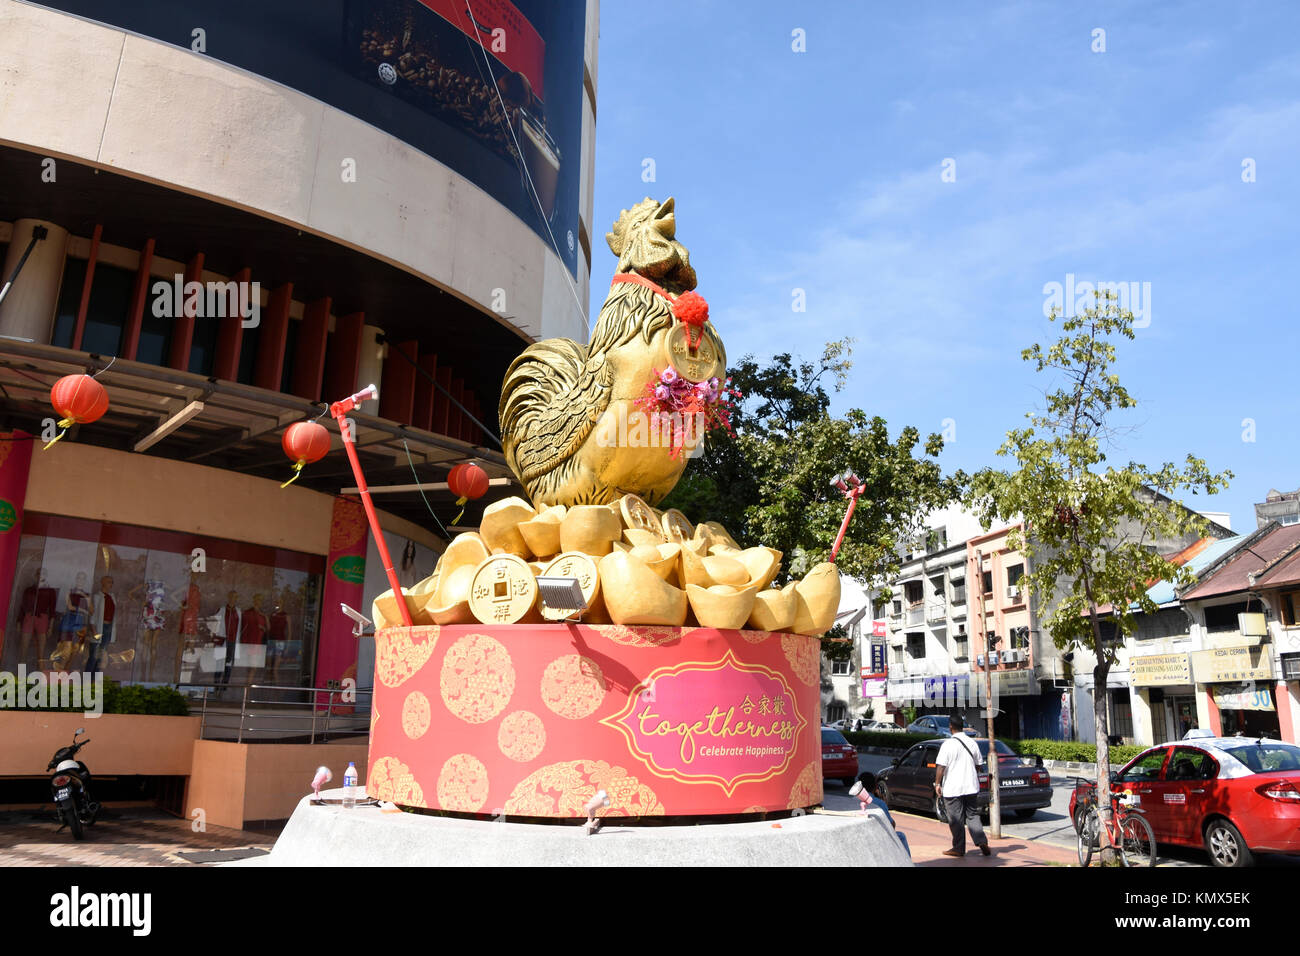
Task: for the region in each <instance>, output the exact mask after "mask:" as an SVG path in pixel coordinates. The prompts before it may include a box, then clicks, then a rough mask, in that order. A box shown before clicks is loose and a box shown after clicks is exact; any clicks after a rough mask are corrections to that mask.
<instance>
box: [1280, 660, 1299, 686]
mask: <svg viewBox="0 0 1300 956" xmlns="http://www.w3.org/2000/svg"><path fill="white" fill-rule="evenodd" d="M1282 679H1283V680H1300V654H1283V655H1282Z"/></svg>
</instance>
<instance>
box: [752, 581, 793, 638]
mask: <svg viewBox="0 0 1300 956" xmlns="http://www.w3.org/2000/svg"><path fill="white" fill-rule="evenodd" d="M798 603H799V599H798V598H797V597H796V596H795V593H794V585H790V586H788V587H787V588H784V589H782V590H780V591H777V590H775V589H768V590H766V591H759V592H758V593H757V594H755V595H754V607H753V610H751V611H750V612H749V626H750V628H751V629H752V630H755V631H788V630H789V629H790V628H792V627H794V617H795V614H796V612H797V610H798Z"/></svg>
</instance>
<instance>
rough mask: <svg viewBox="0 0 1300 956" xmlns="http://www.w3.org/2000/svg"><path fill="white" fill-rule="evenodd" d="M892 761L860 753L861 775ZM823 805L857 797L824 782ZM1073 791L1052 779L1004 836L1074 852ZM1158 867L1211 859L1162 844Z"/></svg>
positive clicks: (1264, 859)
mask: <svg viewBox="0 0 1300 956" xmlns="http://www.w3.org/2000/svg"><path fill="white" fill-rule="evenodd" d="M891 759H892V758H890V757H887V756H884V755H881V754H864V753H860V754H858V772H859V773H861V772H862V771H866V770H870V771H871V772H872V773H879V772H880V771H881V770H883V769H884V768H885V767H888V766H889V765H890V761H891ZM823 785H824V787H825V798H824V801H823V802H824V803H825V806H826V808H827V809H828V810H855V809H857V806H858V801H857V798H855V797H850V796H849V791H848V788H847V787H845V786H843V785H842V784H840V783H838V782H835V781H831V780H827V781H824V784H823ZM1073 789H1074V778H1073V777H1056V776H1054V777H1052V805H1051V806H1050V807H1047V808H1045V809H1042V810H1039V811H1038V812H1037V813H1036V814H1034V816H1033V817H1031V818H1030V819H1028V820H1019V819H1016V818H1015V816H1012V818H1011V820H1010V821H1006V820H1004V821H1003V822H1002V833H1003V835H1004V836H1010V837H1015V838H1016V839H1020V840H1038V841H1043V842H1046V843H1049V844H1052V845H1054V846H1059V847H1064V848H1066V849H1070V850H1073V849H1075V838H1074V826H1073V825H1072V824H1071V823H1070V791H1071V790H1073ZM889 809H890V810H891V811H894V810H901V811H902V812H904V813H913V812H918V813H919V811H912V810H907V809H904V808H901V807H899V808H895V807H890V808H889ZM1257 862H1258V863H1259V864H1260V865H1261V866H1287V867H1300V857H1296V856H1278V855H1274V854H1270V855H1260V856H1258V857H1257ZM1158 865H1159V866H1209V858H1208V857H1207V856H1206V854H1205V852H1204V851H1203V850H1199V849H1192V848H1190V847H1175V846H1169V845H1167V844H1163V843H1162V844H1160V847H1159V863H1158Z"/></svg>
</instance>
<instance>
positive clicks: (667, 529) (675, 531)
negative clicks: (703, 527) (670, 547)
mask: <svg viewBox="0 0 1300 956" xmlns="http://www.w3.org/2000/svg"><path fill="white" fill-rule="evenodd" d="M659 525H660V527H662V528H663V531H664V537H666V538H667V539H668V540H669V541H676V542H678V543H680V542H682V541H690V540H691V539H692V538H693V537H695V525H693V524H691V519H690V518H688V517H686V515H684V514H682V513H681V512H680V511H678V510H677V509H676V508H669V509H668V510H667V511H665V512H664V513H663V514H662V515H661V516H660V518H659Z"/></svg>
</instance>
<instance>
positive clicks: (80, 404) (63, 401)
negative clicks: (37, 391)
mask: <svg viewBox="0 0 1300 956" xmlns="http://www.w3.org/2000/svg"><path fill="white" fill-rule="evenodd" d="M50 404H51V405H53V406H54V410H55V411H56V412H58V413H59V414H60V415H61V416H63V417H62V418H61V419H60V420H59V427H60V428H62V429H63V431H61V432H59V433H58V434H57V435H55V436H54V438H53V439H51V440H50V442H49V443H48V444H46V446H45V447H46V448H49V447H50V445H53V444H54V443H55V442H56V441H58V440H59V439H60V438H62V437H63V436H64V435H66V434H67V433H68V429H69V428H71V427H72V426H73V425H80V424H86V423H89V422H94V421H99V419H101V418H103V417H104V413H105V412H106V411H108V392H107V391H106V390H105V389H104V386H103V385H100V384H99V382H97V381H95V380H94V379H93V378H91V377H90V376H89V375H65V376H63V378H61V379H59V380H58V381H57V382H55V383H54V387H53V388H51V389H50Z"/></svg>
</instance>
